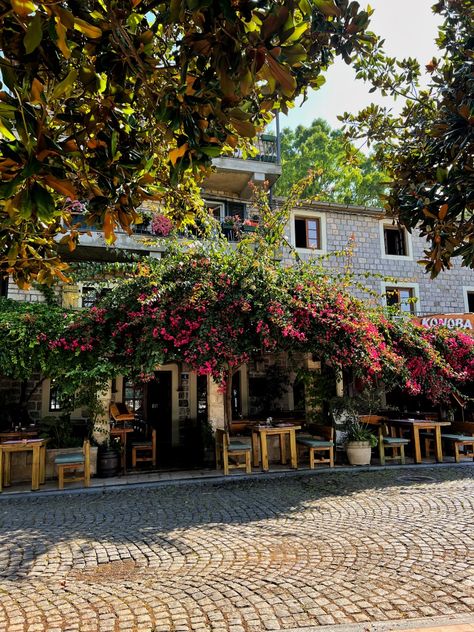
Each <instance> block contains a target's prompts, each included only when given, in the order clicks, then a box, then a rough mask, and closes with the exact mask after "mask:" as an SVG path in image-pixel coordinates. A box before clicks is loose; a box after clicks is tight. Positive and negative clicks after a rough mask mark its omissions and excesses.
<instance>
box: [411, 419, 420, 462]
mask: <svg viewBox="0 0 474 632" xmlns="http://www.w3.org/2000/svg"><path fill="white" fill-rule="evenodd" d="M412 438H413V449H414V451H415V454H414V456H415V463H421V446H420V430H419V428H417V427H416V426H413V432H412Z"/></svg>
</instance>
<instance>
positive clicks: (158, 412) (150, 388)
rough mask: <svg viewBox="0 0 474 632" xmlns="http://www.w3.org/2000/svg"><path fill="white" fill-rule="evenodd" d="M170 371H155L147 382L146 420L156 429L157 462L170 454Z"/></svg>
mask: <svg viewBox="0 0 474 632" xmlns="http://www.w3.org/2000/svg"><path fill="white" fill-rule="evenodd" d="M171 385H172V372H171V371H155V377H154V379H153V380H151V382H148V384H147V397H146V409H147V421H148V423H149V424H150V426H151V427H152V428H154V429H155V430H156V442H157V452H158V454H159V455H160V456H159V462H160V463H161V462H163V459H166V455H170V454H171V439H172V391H171Z"/></svg>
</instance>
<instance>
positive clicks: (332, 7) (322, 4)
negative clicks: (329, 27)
mask: <svg viewBox="0 0 474 632" xmlns="http://www.w3.org/2000/svg"><path fill="white" fill-rule="evenodd" d="M313 2H314V4H315V5H316V7H317V8H318V9H319V10H320V11H321V13H322V14H323V15H325V16H326V17H334V18H338V17H339V16H340V15H341V9H340V8H339V7H338V6H337V5H336V4H335V2H334V0H313Z"/></svg>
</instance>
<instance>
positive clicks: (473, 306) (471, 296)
mask: <svg viewBox="0 0 474 632" xmlns="http://www.w3.org/2000/svg"><path fill="white" fill-rule="evenodd" d="M467 306H468V308H469V309H468V311H469V312H474V292H468V293H467Z"/></svg>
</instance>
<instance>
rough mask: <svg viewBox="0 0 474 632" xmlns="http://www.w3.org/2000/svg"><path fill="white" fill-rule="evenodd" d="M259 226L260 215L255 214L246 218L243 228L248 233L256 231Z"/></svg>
mask: <svg viewBox="0 0 474 632" xmlns="http://www.w3.org/2000/svg"><path fill="white" fill-rule="evenodd" d="M257 228H258V217H257V216H255V215H253V216H252V219H244V223H243V224H242V230H243V231H244V232H246V233H254V232H255V231H256V230H257Z"/></svg>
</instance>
